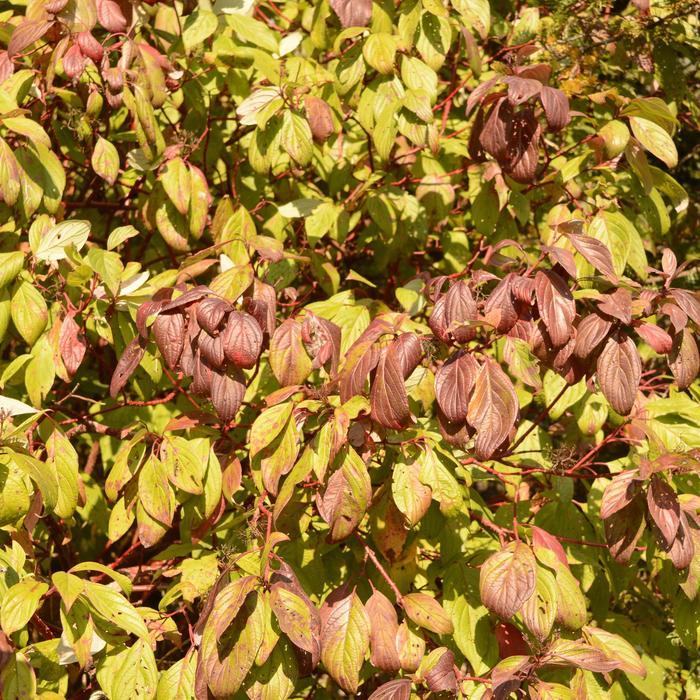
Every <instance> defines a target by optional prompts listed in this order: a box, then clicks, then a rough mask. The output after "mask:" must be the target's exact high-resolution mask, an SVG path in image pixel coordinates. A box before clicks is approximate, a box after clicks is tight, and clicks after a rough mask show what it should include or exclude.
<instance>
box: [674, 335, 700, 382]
mask: <svg viewBox="0 0 700 700" xmlns="http://www.w3.org/2000/svg"><path fill="white" fill-rule="evenodd" d="M668 366H669V367H670V369H671V372H673V377H674V379H675V380H676V385H677V386H678V388H679V389H687V388H688V387H689V386H690V385H691V384H692V383H693V380H694V379H695V377H697V376H698V371H700V354H698V344H697V342H696V341H695V338H694V337H693V334H692V332H691V331H690V329H689V328H688V327H686V328H684V329H683V330H682V331H679V332H678V333H676V335H675V337H674V339H673V345H672V347H671V352H670V354H669V356H668Z"/></svg>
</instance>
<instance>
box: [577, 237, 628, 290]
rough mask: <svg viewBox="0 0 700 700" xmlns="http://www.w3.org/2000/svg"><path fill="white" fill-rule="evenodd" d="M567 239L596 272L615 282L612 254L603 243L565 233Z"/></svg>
mask: <svg viewBox="0 0 700 700" xmlns="http://www.w3.org/2000/svg"><path fill="white" fill-rule="evenodd" d="M567 237H568V239H569V240H570V241H571V244H572V245H573V246H574V248H576V250H577V252H578V253H580V254H581V256H582V257H583V258H584V259H585V260H587V261H588V262H589V263H590V264H591V265H593V267H595V268H596V270H599V271H600V272H602V273H603V274H604V275H605V276H606V277H607V278H608V279H609V280H610V281H611V282H617V275H616V274H615V268H614V267H613V260H612V254H611V253H610V250H609V249H608V247H607V246H606V245H605V243H603V242H602V241H599V240H598V239H597V238H593V237H592V236H584V235H582V234H580V233H573V232H572V233H567Z"/></svg>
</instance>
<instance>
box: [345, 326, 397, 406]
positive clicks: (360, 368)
mask: <svg viewBox="0 0 700 700" xmlns="http://www.w3.org/2000/svg"><path fill="white" fill-rule="evenodd" d="M391 331H392V326H391V325H390V324H389V323H387V322H386V321H385V320H383V319H381V318H375V319H374V320H373V321H372V323H370V324H369V326H367V328H366V329H365V331H364V332H363V333H362V335H360V337H359V338H358V339H357V340H356V341H355V342H354V343H353V344H352V345H351V346H350V348H349V349H348V351H347V353H346V354H345V362H344V364H343V368H342V369H341V370H340V377H339V378H340V386H339V389H340V400H341V401H342V402H343V403H345V402H346V401H348V400H349V399H350V398H352V397H353V396H355V395H356V394H360V393H362V391H363V390H364V386H365V382H366V381H367V376H368V375H369V373H370V372H371V371H372V370H373V369H374V368H375V367H376V366H377V363H378V362H379V348H377V347H376V346H375V342H376V341H377V340H379V338H381V336H383V335H385V334H388V333H391Z"/></svg>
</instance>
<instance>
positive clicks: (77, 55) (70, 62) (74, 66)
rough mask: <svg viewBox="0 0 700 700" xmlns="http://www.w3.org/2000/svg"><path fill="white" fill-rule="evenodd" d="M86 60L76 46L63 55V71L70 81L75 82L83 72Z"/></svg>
mask: <svg viewBox="0 0 700 700" xmlns="http://www.w3.org/2000/svg"><path fill="white" fill-rule="evenodd" d="M86 65H87V59H86V58H85V56H84V55H83V52H82V51H81V50H80V46H78V44H73V46H71V47H70V48H69V49H68V51H66V53H65V54H64V55H63V70H64V72H65V74H66V75H67V76H68V78H70V79H71V80H77V79H78V78H79V77H80V76H81V75H82V74H83V71H84V70H85V66H86Z"/></svg>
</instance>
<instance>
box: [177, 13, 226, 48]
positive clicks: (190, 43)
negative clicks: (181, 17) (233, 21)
mask: <svg viewBox="0 0 700 700" xmlns="http://www.w3.org/2000/svg"><path fill="white" fill-rule="evenodd" d="M218 26H219V20H218V19H217V17H216V15H215V14H214V13H213V12H212V11H211V10H206V9H203V8H201V7H200V8H197V9H196V10H195V11H194V12H193V13H192V14H191V15H189V16H188V17H187V20H186V21H185V26H184V27H183V28H182V43H183V45H184V47H185V51H186V52H187V53H191V52H192V50H193V49H194V48H195V47H197V46H201V45H202V44H203V43H204V42H205V41H206V40H207V39H208V38H209V37H210V36H211V35H212V34H213V33H214V32H215V31H216V29H217V27H218Z"/></svg>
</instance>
